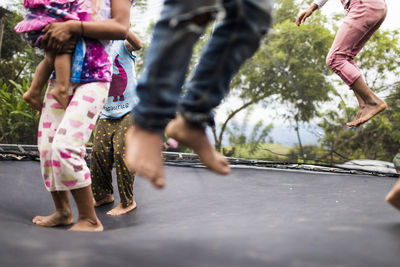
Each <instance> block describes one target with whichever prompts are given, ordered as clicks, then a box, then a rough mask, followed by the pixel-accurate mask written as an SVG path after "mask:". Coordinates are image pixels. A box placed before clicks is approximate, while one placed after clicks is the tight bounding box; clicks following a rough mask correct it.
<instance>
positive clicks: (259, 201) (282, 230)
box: [0, 161, 400, 267]
mask: <svg viewBox="0 0 400 267" xmlns="http://www.w3.org/2000/svg"><path fill="white" fill-rule="evenodd" d="M166 173H167V187H166V188H165V189H163V190H157V189H154V188H153V187H152V186H151V185H150V183H149V182H147V181H146V180H144V179H142V178H140V177H137V178H136V180H135V185H134V194H135V200H136V201H137V204H138V208H137V209H136V210H134V211H133V212H131V213H129V214H127V215H124V216H120V217H110V216H107V215H106V214H105V213H106V212H107V211H108V210H109V209H111V208H112V207H113V205H116V204H118V203H119V197H118V194H115V198H116V201H115V203H114V204H113V205H107V206H103V207H100V208H97V209H96V211H97V214H98V216H99V218H100V220H101V221H102V223H103V225H104V228H105V231H104V232H101V233H82V232H80V233H78V232H67V231H66V229H67V228H65V227H58V228H42V227H39V226H36V225H34V224H32V223H31V219H32V218H33V216H35V215H48V214H50V213H51V212H52V211H53V210H54V207H53V204H52V201H51V196H50V194H49V193H48V192H47V191H46V189H45V188H44V186H43V184H42V179H41V176H40V168H39V163H38V162H36V161H0V183H1V186H0V195H1V201H0V238H1V246H0V266H146V267H152V266H163V267H167V266H172V267H177V266H188V267H192V266H193V267H197V266H199V267H200V266H201V267H203V266H237V267H244V266H295V267H296V266H305V267H312V266H400V213H399V212H398V211H397V210H395V209H393V208H392V207H391V206H389V205H388V204H386V202H385V201H384V197H385V195H386V193H387V192H388V191H389V190H390V188H391V187H392V186H393V184H394V183H395V182H396V179H394V178H390V177H376V176H363V175H349V174H330V173H318V172H307V171H287V170H277V169H252V168H246V169H233V171H232V174H231V175H228V176H219V175H216V174H214V173H212V172H210V171H208V170H206V169H202V168H190V167H175V166H167V167H166ZM71 199H72V198H71ZM72 203H73V202H72ZM73 208H74V217H75V218H76V215H77V212H76V208H75V205H74V204H73Z"/></svg>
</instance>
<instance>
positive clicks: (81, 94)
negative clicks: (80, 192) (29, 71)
mask: <svg viewBox="0 0 400 267" xmlns="http://www.w3.org/2000/svg"><path fill="white" fill-rule="evenodd" d="M109 86H110V83H107V82H93V83H87V84H71V86H70V89H69V94H70V99H71V101H70V103H69V105H68V108H67V109H66V110H64V109H63V108H62V106H61V105H60V104H58V102H57V101H56V100H55V99H54V98H53V97H52V96H51V95H50V94H49V93H48V92H49V91H50V90H51V89H52V87H53V85H52V84H50V85H49V87H48V89H47V92H46V94H45V99H44V102H43V108H42V113H41V116H40V122H39V132H38V147H39V152H40V165H41V171H42V176H43V180H44V183H45V186H46V188H47V190H48V191H65V190H73V189H79V188H83V187H86V186H89V185H90V184H91V179H90V173H89V168H88V167H87V165H86V161H85V159H84V157H85V154H86V145H85V144H86V143H87V141H88V140H89V138H90V135H91V133H92V131H93V128H94V125H95V123H96V120H97V118H98V116H99V114H100V111H101V110H102V108H103V105H104V103H105V100H106V98H107V95H108V89H109Z"/></svg>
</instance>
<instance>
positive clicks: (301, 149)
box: [295, 120, 305, 161]
mask: <svg viewBox="0 0 400 267" xmlns="http://www.w3.org/2000/svg"><path fill="white" fill-rule="evenodd" d="M295 129H296V134H297V140H298V141H299V148H300V154H301V158H302V160H303V161H305V158H304V151H303V145H302V143H301V138H300V129H299V121H298V120H296V128H295Z"/></svg>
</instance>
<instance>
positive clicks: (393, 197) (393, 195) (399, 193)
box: [386, 179, 400, 210]
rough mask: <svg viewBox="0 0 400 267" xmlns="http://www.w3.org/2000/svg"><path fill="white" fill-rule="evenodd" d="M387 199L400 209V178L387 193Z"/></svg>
mask: <svg viewBox="0 0 400 267" xmlns="http://www.w3.org/2000/svg"><path fill="white" fill-rule="evenodd" d="M386 201H387V202H388V203H390V204H392V205H393V206H394V207H395V208H397V209H399V210H400V179H399V180H398V181H397V183H396V184H395V185H394V186H393V188H392V190H390V192H389V193H388V194H387V196H386Z"/></svg>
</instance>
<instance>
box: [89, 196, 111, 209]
mask: <svg viewBox="0 0 400 267" xmlns="http://www.w3.org/2000/svg"><path fill="white" fill-rule="evenodd" d="M113 202H114V196H113V195H106V196H105V197H104V198H102V199H100V200H99V201H96V200H95V199H94V198H93V205H94V206H95V207H100V206H103V205H106V204H110V203H113Z"/></svg>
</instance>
